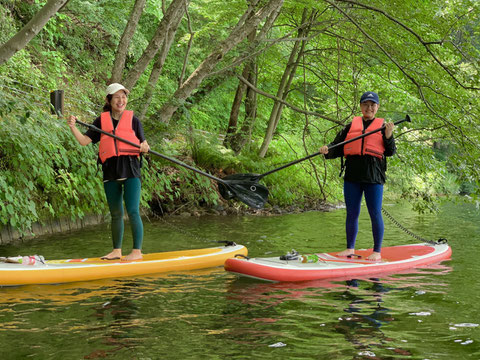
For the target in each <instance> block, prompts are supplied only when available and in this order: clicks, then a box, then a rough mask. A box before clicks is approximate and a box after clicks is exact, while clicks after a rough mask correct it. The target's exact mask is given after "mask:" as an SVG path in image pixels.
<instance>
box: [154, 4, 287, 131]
mask: <svg viewBox="0 0 480 360" xmlns="http://www.w3.org/2000/svg"><path fill="white" fill-rule="evenodd" d="M282 5H283V0H270V1H269V2H268V3H267V4H266V5H265V6H264V7H263V8H262V9H261V10H260V11H258V12H257V13H256V14H255V15H254V16H253V17H251V18H250V19H248V20H245V18H246V16H245V15H244V16H242V19H241V21H240V22H239V23H238V24H237V25H236V26H235V28H234V30H233V31H232V32H231V34H230V35H229V36H228V38H227V39H225V40H224V41H223V42H221V43H220V44H219V45H218V46H217V47H216V50H215V51H213V52H212V53H211V54H210V55H208V56H207V58H206V59H205V60H204V61H203V62H202V63H201V64H200V65H199V66H198V67H197V69H196V70H195V71H194V72H193V73H192V74H191V75H190V76H189V78H188V79H187V80H186V81H185V82H184V83H183V84H182V86H181V87H179V88H178V89H177V91H175V93H174V94H173V96H172V98H171V99H170V100H169V101H168V102H167V103H166V104H165V105H164V106H163V107H162V108H161V109H160V111H159V112H158V118H159V120H160V121H162V122H164V123H168V122H169V120H170V118H171V117H172V115H173V114H174V113H175V111H176V110H177V109H178V108H179V107H180V106H181V105H182V104H183V103H184V102H185V99H187V98H188V97H189V96H190V94H191V93H192V92H193V91H194V90H195V89H197V88H198V87H199V86H200V84H201V83H202V81H203V80H204V79H205V77H207V76H208V75H209V74H210V72H211V71H212V70H213V68H214V67H215V66H216V65H217V64H218V63H219V62H220V61H221V60H222V59H223V57H224V56H225V54H227V53H228V52H229V51H230V50H231V49H232V48H234V47H235V46H236V45H238V44H239V43H240V42H241V41H243V39H245V38H246V37H247V35H248V34H249V33H250V32H251V31H252V29H254V28H255V27H257V26H258V25H259V24H260V22H261V21H262V20H263V19H265V18H266V17H267V16H269V15H270V14H271V13H272V12H275V11H276V10H277V9H278V8H279V7H281V6H282ZM247 11H249V12H251V11H252V9H251V8H249V10H247ZM247 16H248V15H247ZM242 21H243V23H241V22H242Z"/></svg>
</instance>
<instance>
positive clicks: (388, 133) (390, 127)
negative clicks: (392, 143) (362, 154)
mask: <svg viewBox="0 0 480 360" xmlns="http://www.w3.org/2000/svg"><path fill="white" fill-rule="evenodd" d="M394 127H395V124H394V123H393V122H389V123H386V124H385V137H386V138H387V139H390V138H391V137H392V135H393V128H394Z"/></svg>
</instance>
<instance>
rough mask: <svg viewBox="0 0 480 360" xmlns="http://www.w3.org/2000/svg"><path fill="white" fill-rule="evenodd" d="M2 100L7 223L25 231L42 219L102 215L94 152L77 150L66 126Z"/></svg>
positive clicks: (1, 199) (1, 196)
mask: <svg viewBox="0 0 480 360" xmlns="http://www.w3.org/2000/svg"><path fill="white" fill-rule="evenodd" d="M0 95H1V98H2V102H3V104H5V105H6V106H5V107H4V106H2V112H1V119H0V123H1V126H0V148H1V149H2V150H1V152H0V174H1V177H0V187H1V191H0V205H1V208H0V219H1V221H2V224H3V225H7V224H9V225H11V226H13V227H15V228H18V229H20V230H21V231H26V230H28V229H30V227H31V225H32V223H34V222H37V221H39V220H46V219H48V218H52V217H53V218H61V217H72V218H79V217H80V218H81V217H83V216H84V215H85V214H92V213H103V212H104V211H105V210H106V209H105V205H104V201H103V197H104V196H103V190H102V184H101V181H99V180H98V178H97V180H95V178H96V177H95V173H96V164H95V160H96V155H95V153H94V151H93V149H91V148H90V149H77V147H78V145H77V144H76V143H74V141H73V139H72V137H71V136H70V134H69V131H68V130H67V126H66V124H65V123H64V122H60V120H58V119H56V118H54V117H52V116H49V115H48V114H47V113H46V112H45V111H39V110H38V109H37V108H36V107H35V106H33V105H32V104H31V103H28V102H18V101H15V100H14V99H13V98H12V97H11V95H9V94H8V93H5V92H3V91H0ZM3 104H2V105H3Z"/></svg>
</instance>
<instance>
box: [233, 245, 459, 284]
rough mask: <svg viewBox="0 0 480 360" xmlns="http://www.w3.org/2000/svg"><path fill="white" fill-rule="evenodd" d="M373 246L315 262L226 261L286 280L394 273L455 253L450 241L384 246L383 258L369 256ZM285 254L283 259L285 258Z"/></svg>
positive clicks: (239, 269) (240, 270)
mask: <svg viewBox="0 0 480 360" xmlns="http://www.w3.org/2000/svg"><path fill="white" fill-rule="evenodd" d="M372 251H373V250H372V249H365V250H355V256H354V257H350V258H348V257H345V256H338V255H337V254H338V252H332V253H319V254H316V255H317V256H318V258H319V260H318V261H317V262H314V263H302V262H301V261H299V260H298V259H296V260H282V259H284V258H285V257H284V256H282V257H269V258H248V257H245V256H244V255H242V254H239V255H238V256H235V257H234V258H230V259H227V260H226V261H225V265H224V267H225V270H227V271H230V272H232V273H236V274H239V275H241V276H247V277H251V278H255V279H261V280H267V281H273V282H283V281H308V280H319V279H333V278H345V277H350V278H355V277H360V276H366V275H367V276H368V275H373V274H379V273H392V272H393V273H394V272H400V271H403V270H407V269H411V268H417V267H421V266H426V265H430V264H434V263H438V262H440V261H442V260H446V259H449V258H450V256H451V253H452V250H451V248H450V246H448V245H447V244H446V243H439V244H433V243H431V244H430V243H421V244H415V245H401V246H391V247H384V248H382V260H381V261H369V260H366V258H367V257H368V255H370V254H371V253H372ZM281 258H282V259H281Z"/></svg>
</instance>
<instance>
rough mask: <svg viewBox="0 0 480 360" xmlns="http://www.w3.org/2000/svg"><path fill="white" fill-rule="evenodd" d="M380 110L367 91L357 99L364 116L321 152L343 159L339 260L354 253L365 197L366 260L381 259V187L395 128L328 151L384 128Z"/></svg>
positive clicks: (376, 100)
mask: <svg viewBox="0 0 480 360" xmlns="http://www.w3.org/2000/svg"><path fill="white" fill-rule="evenodd" d="M379 107H380V101H379V98H378V95H377V94H376V93H374V92H371V91H368V92H366V93H364V94H363V95H362V97H361V98H360V110H361V112H362V115H363V116H356V117H354V118H353V120H352V122H351V123H350V124H348V125H347V126H346V127H345V128H344V129H343V130H342V131H340V132H339V133H338V134H337V136H336V137H335V140H334V141H333V142H332V143H331V144H330V145H329V146H323V147H321V148H320V152H321V153H322V154H325V157H326V158H327V159H333V158H337V157H341V156H345V176H344V185H343V193H344V197H345V205H346V208H347V219H346V233H347V249H346V250H344V251H342V252H340V253H339V254H338V255H340V256H348V255H351V254H354V253H355V240H356V238H357V233H358V217H359V215H360V206H361V201H362V196H365V202H366V204H367V208H368V213H369V214H370V219H371V222H372V233H373V241H374V247H373V253H372V254H371V255H370V256H368V258H367V260H373V261H377V260H380V259H381V248H382V241H383V233H384V225H383V217H382V199H383V184H384V183H385V180H386V175H385V172H386V170H387V161H386V156H392V155H394V154H395V151H396V147H395V139H394V137H393V128H394V126H395V125H394V124H393V123H392V122H389V123H387V124H385V129H383V130H382V131H379V132H376V133H374V134H371V135H369V136H366V137H364V138H361V139H359V140H356V141H353V142H351V143H349V144H345V145H344V146H338V147H335V148H333V149H331V151H329V147H330V146H332V145H335V144H338V143H340V142H343V141H344V140H349V139H353V138H354V137H356V136H359V135H362V134H364V133H366V132H369V131H372V130H375V129H378V128H380V127H382V126H383V125H384V119H380V118H376V117H375V115H376V113H377V111H378V109H379Z"/></svg>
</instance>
